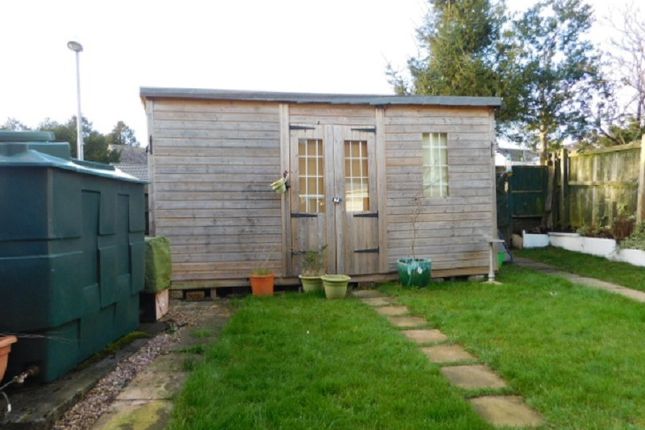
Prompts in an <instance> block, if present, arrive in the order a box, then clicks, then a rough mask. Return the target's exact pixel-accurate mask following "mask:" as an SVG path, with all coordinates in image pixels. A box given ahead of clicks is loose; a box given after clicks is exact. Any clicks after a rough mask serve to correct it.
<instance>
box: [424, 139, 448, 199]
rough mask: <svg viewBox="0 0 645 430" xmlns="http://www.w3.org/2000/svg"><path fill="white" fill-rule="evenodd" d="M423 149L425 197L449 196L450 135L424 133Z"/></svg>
mask: <svg viewBox="0 0 645 430" xmlns="http://www.w3.org/2000/svg"><path fill="white" fill-rule="evenodd" d="M421 147H422V149H423V192H424V194H425V196H426V197H446V196H448V134H447V133H423V137H422V144H421Z"/></svg>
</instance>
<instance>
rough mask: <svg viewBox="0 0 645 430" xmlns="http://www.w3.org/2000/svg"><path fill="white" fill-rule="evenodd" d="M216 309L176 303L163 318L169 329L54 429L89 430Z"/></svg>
mask: <svg viewBox="0 0 645 430" xmlns="http://www.w3.org/2000/svg"><path fill="white" fill-rule="evenodd" d="M213 306H216V305H214V304H213V302H173V303H172V305H171V307H170V311H169V312H168V314H167V315H166V316H165V317H164V318H163V321H165V322H166V323H167V324H168V326H169V330H168V331H167V332H164V333H160V334H158V335H157V336H155V337H153V338H151V339H150V340H149V341H148V342H146V343H145V344H144V345H143V346H142V347H141V349H139V350H138V351H137V352H135V353H134V354H132V355H130V356H128V357H126V358H124V359H123V360H121V361H120V362H119V363H118V364H117V366H116V368H115V369H114V370H113V371H112V372H110V373H109V374H107V375H106V376H105V377H103V378H102V379H100V380H99V381H98V382H97V383H96V385H95V386H94V387H93V388H92V389H91V390H90V391H88V393H87V394H86V395H85V397H84V398H83V399H82V400H81V401H79V402H78V403H76V405H74V406H73V407H72V408H70V409H69V410H68V411H67V412H66V413H65V414H64V415H63V417H62V418H61V419H60V420H58V421H57V422H56V423H55V424H54V427H53V429H55V430H85V429H90V428H91V427H92V425H93V424H94V423H95V422H96V421H97V420H98V419H99V417H100V416H101V415H102V414H103V413H104V412H105V411H107V410H108V408H109V407H110V405H111V404H112V402H113V401H114V399H115V398H116V397H117V396H118V395H119V393H120V392H121V391H122V390H123V388H125V387H126V386H127V385H128V383H129V382H130V381H132V379H134V377H135V376H136V375H137V374H138V373H139V372H140V371H141V370H143V369H145V368H146V367H147V366H148V365H149V364H150V363H151V362H152V361H153V360H154V359H155V358H156V357H158V356H159V355H162V354H166V353H168V352H169V351H170V350H171V349H172V347H173V346H174V345H175V344H177V343H178V342H179V341H181V339H182V335H183V334H184V333H186V332H187V329H190V327H193V326H194V325H196V324H198V323H199V322H200V321H201V320H203V319H204V318H205V317H206V316H207V315H208V314H207V313H206V312H201V311H200V310H204V309H206V308H208V307H213Z"/></svg>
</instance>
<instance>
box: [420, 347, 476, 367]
mask: <svg viewBox="0 0 645 430" xmlns="http://www.w3.org/2000/svg"><path fill="white" fill-rule="evenodd" d="M422 351H423V353H424V354H425V355H426V356H427V357H428V359H430V361H432V362H433V363H436V364H446V363H457V362H460V361H474V360H476V358H475V357H474V356H473V355H471V354H470V353H469V352H468V351H466V350H465V349H463V348H462V347H461V346H459V345H437V346H429V347H426V348H423V349H422Z"/></svg>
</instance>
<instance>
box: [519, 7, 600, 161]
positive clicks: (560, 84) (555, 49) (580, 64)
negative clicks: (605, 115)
mask: <svg viewBox="0 0 645 430" xmlns="http://www.w3.org/2000/svg"><path fill="white" fill-rule="evenodd" d="M591 23H592V10H591V7H590V6H589V5H587V4H584V3H583V2H582V1H581V0H544V1H541V2H539V3H537V4H536V5H535V6H533V7H531V8H530V9H528V10H527V11H526V12H525V13H524V15H523V16H522V17H521V19H519V20H517V21H515V22H514V25H513V32H514V34H515V35H516V41H515V46H514V47H513V50H514V51H515V53H516V54H515V58H516V60H515V61H516V62H517V64H518V66H519V69H520V71H521V81H522V82H524V87H523V90H522V91H521V92H520V94H519V104H520V105H521V106H523V109H522V110H520V111H519V112H518V116H517V118H516V119H515V121H514V126H515V129H516V132H517V133H515V134H514V137H516V139H518V140H523V141H527V140H528V143H529V144H530V145H531V146H533V147H539V149H540V153H541V160H542V161H543V162H544V161H545V160H546V158H547V152H548V151H549V150H552V149H557V148H558V147H559V146H560V145H561V143H562V141H563V140H564V139H566V138H574V139H576V140H577V139H581V138H583V137H584V136H586V135H588V134H589V133H590V132H591V131H592V129H593V127H594V121H593V117H594V116H593V99H594V95H599V94H601V93H602V92H603V91H606V88H607V87H606V83H605V81H604V80H603V79H602V77H601V73H600V56H599V54H598V53H597V51H596V50H595V49H594V48H593V46H592V45H591V43H590V42H589V41H588V40H586V39H585V34H586V32H587V31H588V30H589V28H590V26H591Z"/></svg>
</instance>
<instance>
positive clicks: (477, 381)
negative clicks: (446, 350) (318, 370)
mask: <svg viewBox="0 0 645 430" xmlns="http://www.w3.org/2000/svg"><path fill="white" fill-rule="evenodd" d="M441 373H443V375H444V376H445V377H446V378H447V379H448V380H449V381H450V382H451V383H452V384H453V385H456V386H457V387H459V388H465V389H468V390H478V389H482V388H505V387H506V386H507V385H506V382H504V380H503V379H502V378H500V377H499V376H497V375H496V374H495V373H494V372H493V371H492V370H491V369H490V368H489V367H488V366H485V365H482V364H474V365H467V366H450V367H442V368H441Z"/></svg>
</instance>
